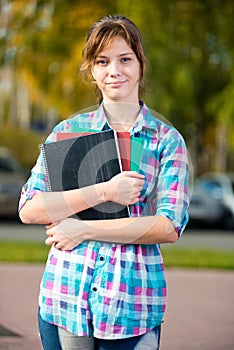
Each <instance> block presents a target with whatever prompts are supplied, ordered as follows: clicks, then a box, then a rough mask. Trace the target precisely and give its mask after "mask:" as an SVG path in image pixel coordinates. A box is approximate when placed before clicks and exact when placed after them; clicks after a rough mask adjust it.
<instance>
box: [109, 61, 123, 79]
mask: <svg viewBox="0 0 234 350" xmlns="http://www.w3.org/2000/svg"><path fill="white" fill-rule="evenodd" d="M109 67H110V70H109V74H110V75H111V76H118V75H120V74H121V68H120V65H119V63H118V62H111V64H110V66H109Z"/></svg>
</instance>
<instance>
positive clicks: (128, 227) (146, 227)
mask: <svg viewBox="0 0 234 350" xmlns="http://www.w3.org/2000/svg"><path fill="white" fill-rule="evenodd" d="M46 233H47V235H48V238H47V239H46V244H47V245H51V244H55V247H56V248H57V249H61V250H70V249H73V248H74V247H76V246H77V245H79V244H80V243H82V242H83V241H86V240H97V241H103V242H111V243H120V244H161V243H174V242H176V241H177V240H178V237H179V235H178V232H177V231H176V230H175V227H174V225H173V224H172V222H171V221H170V220H169V219H168V218H166V217H164V216H145V217H137V218H123V219H114V220H96V221H81V220H76V219H71V218H68V219H65V220H63V221H62V222H60V223H58V224H57V225H50V226H47V231H46Z"/></svg>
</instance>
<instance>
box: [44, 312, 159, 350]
mask: <svg viewBox="0 0 234 350" xmlns="http://www.w3.org/2000/svg"><path fill="white" fill-rule="evenodd" d="M38 326H39V331H40V335H41V342H42V345H43V349H44V350H72V349H76V350H78V349H81V350H123V349H128V350H145V349H148V350H159V345H160V334H161V326H158V327H155V328H154V329H153V330H152V331H151V332H148V333H146V334H143V335H140V336H137V337H131V338H126V339H115V340H107V339H97V338H93V337H91V338H87V337H77V336H76V335H74V334H71V333H68V332H67V331H65V330H63V329H61V328H58V327H57V326H55V325H53V324H50V323H48V322H46V321H44V320H43V319H42V318H41V316H40V314H39V312H38ZM61 344H62V345H61Z"/></svg>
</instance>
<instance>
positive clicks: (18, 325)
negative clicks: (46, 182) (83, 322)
mask: <svg viewBox="0 0 234 350" xmlns="http://www.w3.org/2000/svg"><path fill="white" fill-rule="evenodd" d="M43 268H44V267H43V266H42V265H11V264H1V265H0V281H1V287H0V350H41V349H42V347H41V345H40V341H39V338H38V331H37V323H36V310H37V295H38V289H39V283H40V278H41V275H42V272H43ZM166 276H167V280H168V290H169V295H168V308H167V313H166V319H165V323H164V325H163V327H162V341H161V349H160V350H232V349H234V292H233V291H234V272H233V271H230V272H229V271H212V270H210V271H207V270H180V269H167V270H166ZM2 327H4V328H5V329H3V328H2ZM4 331H5V332H6V333H9V334H8V336H6V335H4ZM10 331H11V332H13V334H10ZM17 335H18V336H17ZM123 350H124V349H123ZM126 350H127V349H126Z"/></svg>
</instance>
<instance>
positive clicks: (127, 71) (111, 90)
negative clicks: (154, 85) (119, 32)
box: [92, 36, 140, 104]
mask: <svg viewBox="0 0 234 350" xmlns="http://www.w3.org/2000/svg"><path fill="white" fill-rule="evenodd" d="M92 75H93V77H94V79H95V80H96V84H97V86H98V88H99V89H100V90H101V92H102V96H103V101H104V103H112V102H127V103H135V104H138V103H139V101H138V100H139V96H138V94H139V79H140V63H139V61H138V59H137V57H136V55H135V53H134V52H133V51H132V49H131V48H130V46H129V45H128V44H127V42H126V41H125V40H124V39H123V38H122V37H120V36H117V37H115V38H113V40H112V41H111V43H110V45H108V46H107V47H106V48H105V49H104V50H103V51H102V52H100V53H99V54H98V56H97V58H96V60H95V62H94V66H93V69H92Z"/></svg>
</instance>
